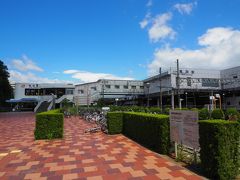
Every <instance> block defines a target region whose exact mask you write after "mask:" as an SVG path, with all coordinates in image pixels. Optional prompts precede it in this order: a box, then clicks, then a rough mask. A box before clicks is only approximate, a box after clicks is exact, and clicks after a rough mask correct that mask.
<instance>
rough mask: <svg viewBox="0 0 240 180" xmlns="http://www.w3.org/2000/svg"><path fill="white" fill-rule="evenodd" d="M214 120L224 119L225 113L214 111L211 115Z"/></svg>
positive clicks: (219, 110) (218, 110)
mask: <svg viewBox="0 0 240 180" xmlns="http://www.w3.org/2000/svg"><path fill="white" fill-rule="evenodd" d="M211 118H212V119H224V113H223V111H222V110H221V109H214V110H213V111H212V113H211Z"/></svg>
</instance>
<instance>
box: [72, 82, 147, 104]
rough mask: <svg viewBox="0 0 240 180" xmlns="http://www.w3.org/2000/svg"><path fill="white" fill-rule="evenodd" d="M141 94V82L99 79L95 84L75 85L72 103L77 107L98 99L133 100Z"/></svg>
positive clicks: (142, 88)
mask: <svg viewBox="0 0 240 180" xmlns="http://www.w3.org/2000/svg"><path fill="white" fill-rule="evenodd" d="M143 94H144V86H143V81H136V80H111V79H100V80H98V81H96V82H92V83H85V84H79V85H76V86H75V91H74V102H75V104H77V105H91V104H95V103H96V102H97V101H98V100H99V99H104V100H106V101H115V100H117V101H118V100H119V101H120V100H134V98H137V97H138V96H139V95H143Z"/></svg>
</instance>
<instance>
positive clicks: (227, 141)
mask: <svg viewBox="0 0 240 180" xmlns="http://www.w3.org/2000/svg"><path fill="white" fill-rule="evenodd" d="M199 136H200V139H199V143H200V148H201V150H200V159H201V164H202V167H203V170H204V171H205V173H206V175H207V176H209V177H210V178H212V179H226V180H228V179H234V178H235V177H236V176H237V174H238V168H239V167H240V166H239V165H240V164H239V163H240V154H239V146H240V124H239V123H237V122H230V121H224V120H204V121H199Z"/></svg>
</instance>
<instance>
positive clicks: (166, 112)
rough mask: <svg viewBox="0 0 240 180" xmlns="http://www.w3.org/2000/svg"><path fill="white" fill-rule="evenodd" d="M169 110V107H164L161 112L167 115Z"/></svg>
mask: <svg viewBox="0 0 240 180" xmlns="http://www.w3.org/2000/svg"><path fill="white" fill-rule="evenodd" d="M170 110H171V108H165V109H164V111H163V112H164V114H166V115H169V112H170Z"/></svg>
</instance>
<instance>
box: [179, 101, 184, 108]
mask: <svg viewBox="0 0 240 180" xmlns="http://www.w3.org/2000/svg"><path fill="white" fill-rule="evenodd" d="M183 100H184V99H182V98H180V104H179V108H180V109H182V101H183Z"/></svg>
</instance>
